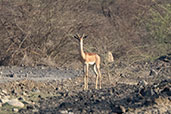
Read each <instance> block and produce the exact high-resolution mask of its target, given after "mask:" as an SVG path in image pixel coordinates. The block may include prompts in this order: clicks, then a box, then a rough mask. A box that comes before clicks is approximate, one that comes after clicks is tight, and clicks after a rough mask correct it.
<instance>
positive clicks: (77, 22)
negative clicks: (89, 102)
mask: <svg viewBox="0 0 171 114" xmlns="http://www.w3.org/2000/svg"><path fill="white" fill-rule="evenodd" d="M170 24H171V4H170V3H169V0H162V2H161V0H136V1H135V0H107V1H106V0H49V1H46V0H1V1H0V40H1V42H0V65H26V66H36V65H48V66H60V67H74V68H79V66H80V65H81V64H80V63H79V62H78V59H79V57H80V56H79V52H78V51H79V49H78V42H77V41H76V40H74V39H73V35H74V34H76V33H79V34H83V33H85V34H87V35H88V37H89V38H88V39H86V40H85V41H84V43H85V45H84V46H85V47H84V49H85V50H87V51H89V52H96V53H98V54H100V55H101V56H102V58H103V59H104V57H105V54H106V53H107V52H108V51H111V52H112V54H113V56H114V60H115V62H116V63H119V62H120V61H123V60H124V62H125V63H126V64H127V63H129V64H132V63H134V62H137V61H144V60H145V61H146V60H154V59H155V58H157V57H159V56H161V55H167V54H170V53H171V40H170V36H171V26H170ZM103 63H104V62H103Z"/></svg>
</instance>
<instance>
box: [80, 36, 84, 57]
mask: <svg viewBox="0 0 171 114" xmlns="http://www.w3.org/2000/svg"><path fill="white" fill-rule="evenodd" d="M80 52H81V57H82V58H83V59H85V53H84V50H83V39H80Z"/></svg>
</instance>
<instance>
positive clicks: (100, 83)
mask: <svg viewBox="0 0 171 114" xmlns="http://www.w3.org/2000/svg"><path fill="white" fill-rule="evenodd" d="M97 69H98V73H99V78H100V82H99V85H100V89H101V88H102V75H101V72H100V66H97Z"/></svg>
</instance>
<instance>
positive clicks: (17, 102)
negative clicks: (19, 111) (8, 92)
mask: <svg viewBox="0 0 171 114" xmlns="http://www.w3.org/2000/svg"><path fill="white" fill-rule="evenodd" d="M7 103H8V104H9V105H12V106H15V107H21V108H22V107H24V104H23V103H22V102H20V101H19V100H17V99H12V100H9V101H8V102H7Z"/></svg>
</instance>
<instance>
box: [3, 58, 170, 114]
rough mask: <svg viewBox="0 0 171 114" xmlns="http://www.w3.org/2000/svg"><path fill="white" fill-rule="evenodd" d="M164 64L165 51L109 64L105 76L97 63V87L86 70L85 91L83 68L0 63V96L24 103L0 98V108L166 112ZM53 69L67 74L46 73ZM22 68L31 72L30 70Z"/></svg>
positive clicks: (64, 113)
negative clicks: (158, 55) (85, 87)
mask: <svg viewBox="0 0 171 114" xmlns="http://www.w3.org/2000/svg"><path fill="white" fill-rule="evenodd" d="M170 66H171V59H170V57H163V58H159V59H158V60H156V61H154V62H153V63H136V64H134V65H131V66H124V65H117V66H116V65H114V66H113V67H111V69H115V72H110V73H111V76H110V79H109V77H108V75H107V73H106V72H105V71H104V68H102V76H103V80H102V89H98V90H96V89H95V76H94V74H93V73H92V72H91V73H90V75H89V90H87V91H84V90H83V85H84V83H83V73H80V71H75V70H71V69H59V68H58V69H57V68H47V67H38V68H28V67H27V68H23V67H1V70H0V71H1V75H0V80H1V83H0V99H1V102H2V100H3V98H4V97H5V96H9V97H8V99H12V98H17V99H18V100H19V101H21V102H22V103H24V107H23V108H19V107H13V106H9V105H7V104H6V103H4V104H3V103H1V106H0V113H5V114H9V113H21V114H32V113H34V114H68V113H69V114H80V113H83V114H87V113H95V114H96V113H102V114H107V113H113V114H121V113H126V114H131V113H142V114H149V113H151V114H154V113H156V114H161V113H162V114H170V113H171V89H170V88H171V79H170V76H171V75H170V74H171V68H170ZM16 69H20V70H18V71H17V70H16ZM24 69H25V70H24ZM27 69H28V70H27ZM47 69H48V70H47ZM55 69H56V71H57V72H58V73H59V72H60V73H61V74H60V73H59V74H60V75H63V76H65V75H66V74H67V75H68V77H67V76H66V78H61V77H60V75H59V74H57V73H56V78H55V73H54V75H52V74H53V72H55ZM14 71H15V72H14ZM26 71H30V72H32V73H33V74H34V72H36V73H37V74H36V73H35V75H34V76H33V75H30V74H31V73H28V72H26ZM33 71H34V72H33ZM121 71H122V72H121ZM19 72H20V73H19ZM47 72H48V73H49V74H51V75H49V74H47ZM50 72H51V73H50ZM10 73H11V74H10ZM21 74H22V75H21ZM24 74H27V76H26V75H24ZM45 74H47V75H45ZM36 76H37V77H36ZM48 77H49V79H48ZM57 77H59V78H57ZM53 78H54V79H53ZM16 109H17V110H16Z"/></svg>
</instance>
